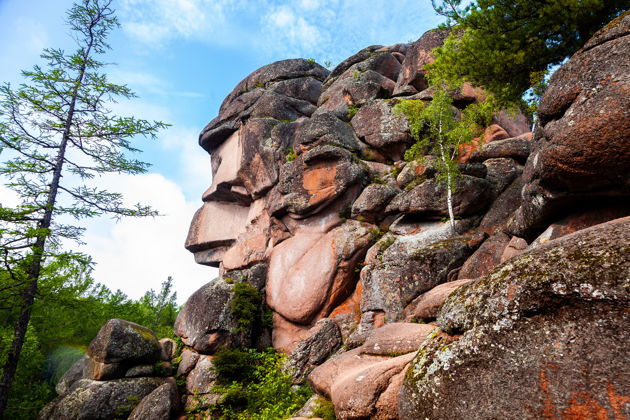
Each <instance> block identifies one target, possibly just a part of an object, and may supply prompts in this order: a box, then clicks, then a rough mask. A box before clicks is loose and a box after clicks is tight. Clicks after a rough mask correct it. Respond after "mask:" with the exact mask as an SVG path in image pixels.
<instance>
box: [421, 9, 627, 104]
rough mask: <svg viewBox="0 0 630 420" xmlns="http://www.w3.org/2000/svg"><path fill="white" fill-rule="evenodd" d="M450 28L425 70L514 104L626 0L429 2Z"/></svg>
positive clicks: (613, 16) (621, 10)
mask: <svg viewBox="0 0 630 420" xmlns="http://www.w3.org/2000/svg"><path fill="white" fill-rule="evenodd" d="M432 2H433V7H434V9H435V10H436V12H437V13H439V14H441V15H443V16H445V17H446V18H447V19H448V20H447V26H449V27H451V28H452V32H451V35H450V37H449V39H448V40H447V41H446V42H445V45H444V47H442V48H438V49H437V51H435V55H436V61H435V63H434V64H433V65H432V66H430V67H432V68H435V69H437V71H438V72H440V73H442V74H443V75H447V74H448V75H450V76H451V77H456V78H461V77H463V78H464V80H467V81H469V82H471V83H473V84H474V85H475V86H481V87H484V88H485V89H487V90H489V91H491V92H492V93H494V94H495V96H496V98H497V99H498V100H499V101H500V102H502V104H503V105H505V104H509V103H518V102H520V100H521V97H522V96H523V94H524V93H525V92H526V91H528V90H529V89H530V88H535V87H536V86H537V85H539V84H540V83H541V82H543V80H544V77H545V74H546V72H547V71H548V70H549V69H550V68H552V67H553V66H555V65H558V64H561V63H562V61H563V60H564V59H565V58H567V57H569V56H571V55H572V54H573V53H575V52H576V51H577V50H578V49H579V48H581V47H582V45H584V44H585V43H586V41H588V39H589V38H590V37H591V36H592V35H593V34H594V33H595V32H596V31H597V30H598V29H600V28H601V27H602V26H604V25H605V24H607V23H608V22H609V21H610V20H611V19H613V18H615V17H616V16H618V15H619V14H620V13H622V12H623V11H624V10H626V9H627V8H628V1H627V0H475V1H470V2H469V1H462V0H439V1H436V0H432Z"/></svg>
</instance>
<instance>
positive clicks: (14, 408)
mask: <svg viewBox="0 0 630 420" xmlns="http://www.w3.org/2000/svg"><path fill="white" fill-rule="evenodd" d="M12 339H13V330H12V328H10V327H5V326H2V328H0V363H2V364H4V363H5V362H6V357H7V349H8V347H9V346H10V345H11V341H12ZM45 360H46V359H45V354H44V352H43V351H42V349H41V345H40V343H39V339H38V336H37V333H36V331H35V330H34V329H33V328H32V327H29V328H28V331H27V334H26V340H25V342H24V346H23V348H22V357H20V361H19V363H18V367H17V373H16V376H15V380H14V382H13V386H12V387H11V392H10V393H9V401H8V406H7V409H6V411H5V412H4V417H3V418H6V419H34V418H36V417H37V413H38V412H39V410H41V409H42V408H43V407H44V405H45V404H46V403H47V402H48V401H50V400H51V399H53V398H54V397H55V396H56V394H55V391H54V388H53V387H52V386H51V385H50V384H49V383H48V382H46V380H45V376H44V374H45V370H44V365H45Z"/></svg>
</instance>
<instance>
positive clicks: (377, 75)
mask: <svg viewBox="0 0 630 420" xmlns="http://www.w3.org/2000/svg"><path fill="white" fill-rule="evenodd" d="M399 70H400V62H399V61H398V60H397V59H396V57H395V56H394V55H393V54H391V53H390V52H387V51H381V52H374V54H371V55H370V57H369V58H367V59H365V60H363V61H360V62H358V63H356V64H353V65H352V66H350V67H349V68H348V69H347V70H345V71H344V72H343V74H341V75H340V76H339V77H337V78H335V79H331V80H330V84H329V82H326V85H327V87H326V88H325V90H324V91H323V92H322V94H321V96H320V98H319V102H318V106H319V108H318V109H317V111H315V114H318V113H321V112H332V113H334V114H335V115H337V116H338V117H339V118H341V119H343V120H345V121H349V120H350V118H351V116H352V115H351V114H349V113H348V111H349V107H350V106H362V105H364V104H365V103H367V102H368V101H370V100H373V99H377V98H388V97H389V96H391V94H392V92H393V90H394V86H395V82H394V80H395V79H396V78H397V77H398V72H399Z"/></svg>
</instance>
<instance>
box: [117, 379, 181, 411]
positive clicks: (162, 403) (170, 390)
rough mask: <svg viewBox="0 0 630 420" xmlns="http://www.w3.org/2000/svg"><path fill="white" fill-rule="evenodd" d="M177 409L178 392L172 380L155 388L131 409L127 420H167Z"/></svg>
mask: <svg viewBox="0 0 630 420" xmlns="http://www.w3.org/2000/svg"><path fill="white" fill-rule="evenodd" d="M178 409H179V392H178V390H177V384H176V383H175V381H174V380H172V378H171V379H170V380H168V382H166V383H165V384H162V385H160V386H159V387H157V388H155V389H154V390H153V391H152V392H151V393H150V394H149V395H147V396H146V397H144V398H143V399H142V401H140V404H138V405H137V406H136V408H134V409H133V411H132V412H131V414H130V415H129V417H128V420H147V419H151V420H169V419H171V418H172V417H173V416H174V415H175V414H177V411H178Z"/></svg>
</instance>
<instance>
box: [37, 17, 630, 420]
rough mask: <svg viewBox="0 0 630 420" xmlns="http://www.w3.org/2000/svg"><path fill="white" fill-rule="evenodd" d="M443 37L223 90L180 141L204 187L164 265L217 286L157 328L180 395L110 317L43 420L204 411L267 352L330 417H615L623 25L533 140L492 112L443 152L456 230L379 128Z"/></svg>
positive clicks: (625, 93)
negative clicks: (453, 168)
mask: <svg viewBox="0 0 630 420" xmlns="http://www.w3.org/2000/svg"><path fill="white" fill-rule="evenodd" d="M446 35H447V34H446V33H444V32H441V31H430V32H428V33H426V34H424V35H423V36H422V37H421V38H420V39H419V40H418V41H416V42H413V43H409V44H396V45H392V46H387V47H384V46H371V47H368V48H365V49H363V50H361V51H359V52H358V53H357V54H355V55H353V56H352V57H350V58H348V59H346V60H345V61H343V62H342V63H341V64H339V65H338V66H337V67H336V68H335V69H334V70H332V71H330V72H329V71H328V70H327V69H325V68H324V67H322V66H320V65H318V64H317V63H314V62H312V61H310V60H302V59H294V60H284V61H279V62H276V63H273V64H270V65H268V66H265V67H262V68H261V69H259V70H256V71H255V72H254V73H252V74H251V75H249V76H248V77H246V78H245V79H244V80H243V81H241V82H240V83H239V84H238V85H237V86H236V88H235V89H234V90H233V91H232V92H231V93H230V94H229V95H228V96H227V98H226V99H225V100H224V102H223V104H222V105H221V108H220V111H219V115H218V116H217V117H216V118H214V119H213V120H212V121H211V122H210V123H209V124H208V125H207V126H206V127H205V128H204V129H203V131H202V133H201V135H200V138H199V144H200V146H201V147H202V148H203V149H204V150H205V152H208V153H210V156H211V163H212V167H211V168H208V175H210V172H211V175H212V185H210V186H209V188H208V189H207V190H206V191H205V192H204V193H203V194H202V196H201V207H200V209H199V210H198V211H197V213H196V214H195V216H194V219H193V220H192V223H191V226H190V230H189V233H188V237H187V239H186V244H185V246H186V248H187V249H188V250H189V251H190V252H191V253H193V254H194V259H195V261H196V262H197V263H199V264H204V265H210V266H214V267H218V268H219V273H220V275H219V277H218V278H217V279H214V280H212V281H210V282H209V283H207V284H206V285H204V286H203V287H202V288H200V289H199V290H198V291H197V292H195V293H194V294H193V295H192V296H191V297H190V298H189V299H188V301H187V303H186V304H185V306H184V307H183V308H182V310H181V312H180V314H179V316H178V318H177V321H176V324H175V333H176V334H177V335H178V336H179V337H180V338H181V341H182V343H183V348H182V350H181V353H180V354H178V356H177V360H178V363H179V364H178V367H177V372H176V373H175V377H177V379H178V381H179V383H180V390H181V392H182V395H181V398H180V396H178V395H177V392H178V391H177V389H176V388H173V385H172V384H173V382H172V381H173V380H172V379H168V378H164V377H160V375H157V374H155V371H152V370H151V368H152V366H154V364H155V363H156V362H157V361H158V360H160V359H162V360H167V359H168V358H169V357H170V358H173V356H174V353H173V352H172V351H171V350H168V349H171V348H172V347H168V349H167V348H166V347H167V345H166V344H162V345H161V344H160V343H159V342H158V341H157V339H156V338H155V337H154V336H153V335H152V334H150V333H149V332H147V331H146V330H145V329H142V327H139V326H135V325H130V323H126V322H125V321H122V320H112V321H110V322H109V323H108V324H107V325H106V326H105V327H103V329H102V330H101V332H100V333H99V335H98V337H97V338H96V339H95V340H94V342H93V343H92V345H91V346H90V350H89V353H88V357H86V358H84V359H81V360H80V361H79V362H77V364H76V365H75V366H74V367H73V368H72V369H70V371H68V373H67V374H66V377H64V379H63V380H62V382H61V383H60V384H59V386H58V393H59V394H60V397H59V398H58V399H57V400H55V402H53V403H51V405H50V406H48V407H47V408H46V409H45V410H44V411H43V412H42V415H41V417H42V418H60V417H63V416H65V415H67V413H78V412H81V413H88V414H85V415H83V414H81V415H83V416H84V417H78V418H92V417H89V416H91V415H95V414H93V413H96V412H104V411H103V410H102V409H100V408H98V407H100V405H99V404H101V402H100V401H101V399H100V398H101V397H100V396H99V395H101V394H100V393H101V392H102V393H108V394H107V395H111V398H112V399H113V400H112V401H118V400H119V399H121V400H122V399H124V397H125V396H126V395H129V393H134V395H138V396H140V395H141V396H142V398H141V401H140V404H138V405H137V407H135V409H134V411H133V413H125V415H128V414H131V417H129V418H168V416H169V415H170V416H173V415H174V414H173V413H175V412H176V410H178V409H179V407H185V408H189V409H191V408H194V409H196V410H200V409H204V408H207V407H208V406H210V405H211V404H213V403H216V402H217V401H218V400H219V399H220V395H217V394H215V393H213V387H214V385H215V383H216V381H217V374H216V372H215V371H214V369H213V354H214V353H215V352H217V351H218V350H219V349H221V348H224V347H241V348H245V347H253V348H261V349H262V348H265V347H274V348H275V349H276V350H278V351H280V352H283V353H285V354H286V355H287V363H286V366H285V368H286V370H287V371H288V372H290V373H291V374H292V375H293V378H294V379H295V383H298V382H302V381H307V382H308V383H309V385H310V386H311V387H312V388H313V390H314V391H315V392H316V393H317V394H319V395H320V396H321V397H324V398H326V399H329V400H330V401H332V404H333V405H334V410H335V413H336V416H337V418H339V419H356V420H360V419H390V420H394V419H425V418H426V419H490V418H496V419H539V418H544V419H567V420H568V419H625V418H628V416H629V415H630V383H629V381H628V378H630V371H629V368H628V367H629V366H630V358H629V355H628V351H627V343H628V341H629V339H630V337H628V330H629V329H628V325H629V323H628V321H629V319H628V318H629V315H628V307H629V303H630V299H629V296H628V291H629V290H630V248H629V244H630V217H628V216H630V205H628V202H629V200H628V196H629V195H630V182H629V174H630V155H629V153H630V152H629V151H630V54H628V51H629V50H630V15H625V17H622V18H620V19H617V20H616V21H614V22H613V23H611V25H609V26H608V27H606V28H604V29H603V30H602V31H600V32H599V33H597V34H596V35H595V36H594V37H593V39H592V40H590V41H589V42H588V43H587V44H586V45H585V46H584V48H582V49H581V50H580V51H579V52H577V53H576V54H575V55H574V56H573V57H572V58H571V59H570V60H569V61H568V62H567V63H566V64H565V65H564V66H562V67H561V68H560V69H559V70H558V71H557V72H556V73H555V74H554V76H553V77H552V78H551V80H550V83H549V87H548V89H547V92H546V93H545V95H544V97H543V99H542V102H541V105H540V119H539V122H538V124H537V126H536V128H535V130H534V132H533V133H532V132H531V130H530V124H529V122H528V119H527V118H526V117H525V116H524V115H514V114H513V113H509V112H504V111H501V112H498V113H496V115H495V116H494V118H493V121H492V124H491V125H489V126H488V127H485V131H484V134H483V136H482V137H480V138H478V139H476V140H475V141H474V142H473V143H471V144H467V145H463V146H462V148H461V149H460V152H461V153H460V160H459V162H458V165H459V169H460V172H461V176H460V177H459V178H458V180H457V185H456V187H457V188H456V192H455V195H454V197H453V198H454V200H453V207H454V211H455V215H456V221H455V228H454V231H453V230H452V229H451V227H450V224H449V223H448V222H447V221H446V218H447V217H448V209H447V205H446V191H445V187H444V185H443V184H441V183H440V182H439V181H438V178H437V170H436V164H435V162H436V157H435V156H425V158H424V159H423V160H422V161H421V162H420V161H414V162H406V161H404V160H403V159H402V158H403V156H404V152H405V151H406V150H407V149H408V148H409V147H410V146H411V145H412V143H413V140H412V137H411V135H410V132H409V126H408V123H407V120H406V118H405V117H404V115H402V114H400V113H398V112H397V110H396V108H395V106H396V104H397V103H399V102H400V101H402V100H416V101H424V102H428V101H430V100H431V96H432V93H431V90H430V89H427V87H428V84H427V81H426V79H425V75H424V65H425V64H427V63H429V62H431V60H432V57H431V50H432V49H433V48H435V47H437V46H439V45H441V44H442V43H443V42H444V39H445V37H446ZM484 98H485V93H484V92H483V90H481V89H473V88H472V87H471V86H468V85H465V86H464V87H463V88H462V89H461V90H460V91H458V92H456V93H455V94H454V98H453V99H454V102H453V103H454V105H455V107H456V108H457V109H458V110H462V109H464V108H465V107H466V106H468V105H470V104H472V103H475V102H478V101H483V100H484ZM480 145H482V146H481V147H480ZM205 152H204V153H205ZM243 307H247V308H248V310H247V311H243V310H240V309H239V308H243ZM263 319H265V320H267V322H263ZM161 352H162V353H161ZM161 354H162V355H161ZM164 354H167V355H170V356H165V355H164ZM152 364H153V365H152ZM130 376H133V378H130ZM167 376H168V375H167ZM114 389H115V391H114ZM103 395H105V394H103ZM119 395H120V397H119ZM85 396H89V397H88V400H87V401H86V400H85V398H86V397H85ZM158 402H164V403H163V404H162V403H159V404H158ZM180 403H181V405H179V406H178V404H180ZM73 410H74V411H73ZM307 412H309V410H308V409H307V407H306V406H305V407H304V408H303V409H302V410H300V411H298V412H296V414H295V415H296V417H300V418H301V417H303V413H307ZM165 413H167V414H165ZM68 415H69V414H68ZM99 415H100V414H99ZM86 416H87V417H86ZM93 418H110V417H107V416H106V415H104V414H103V417H93Z"/></svg>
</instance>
